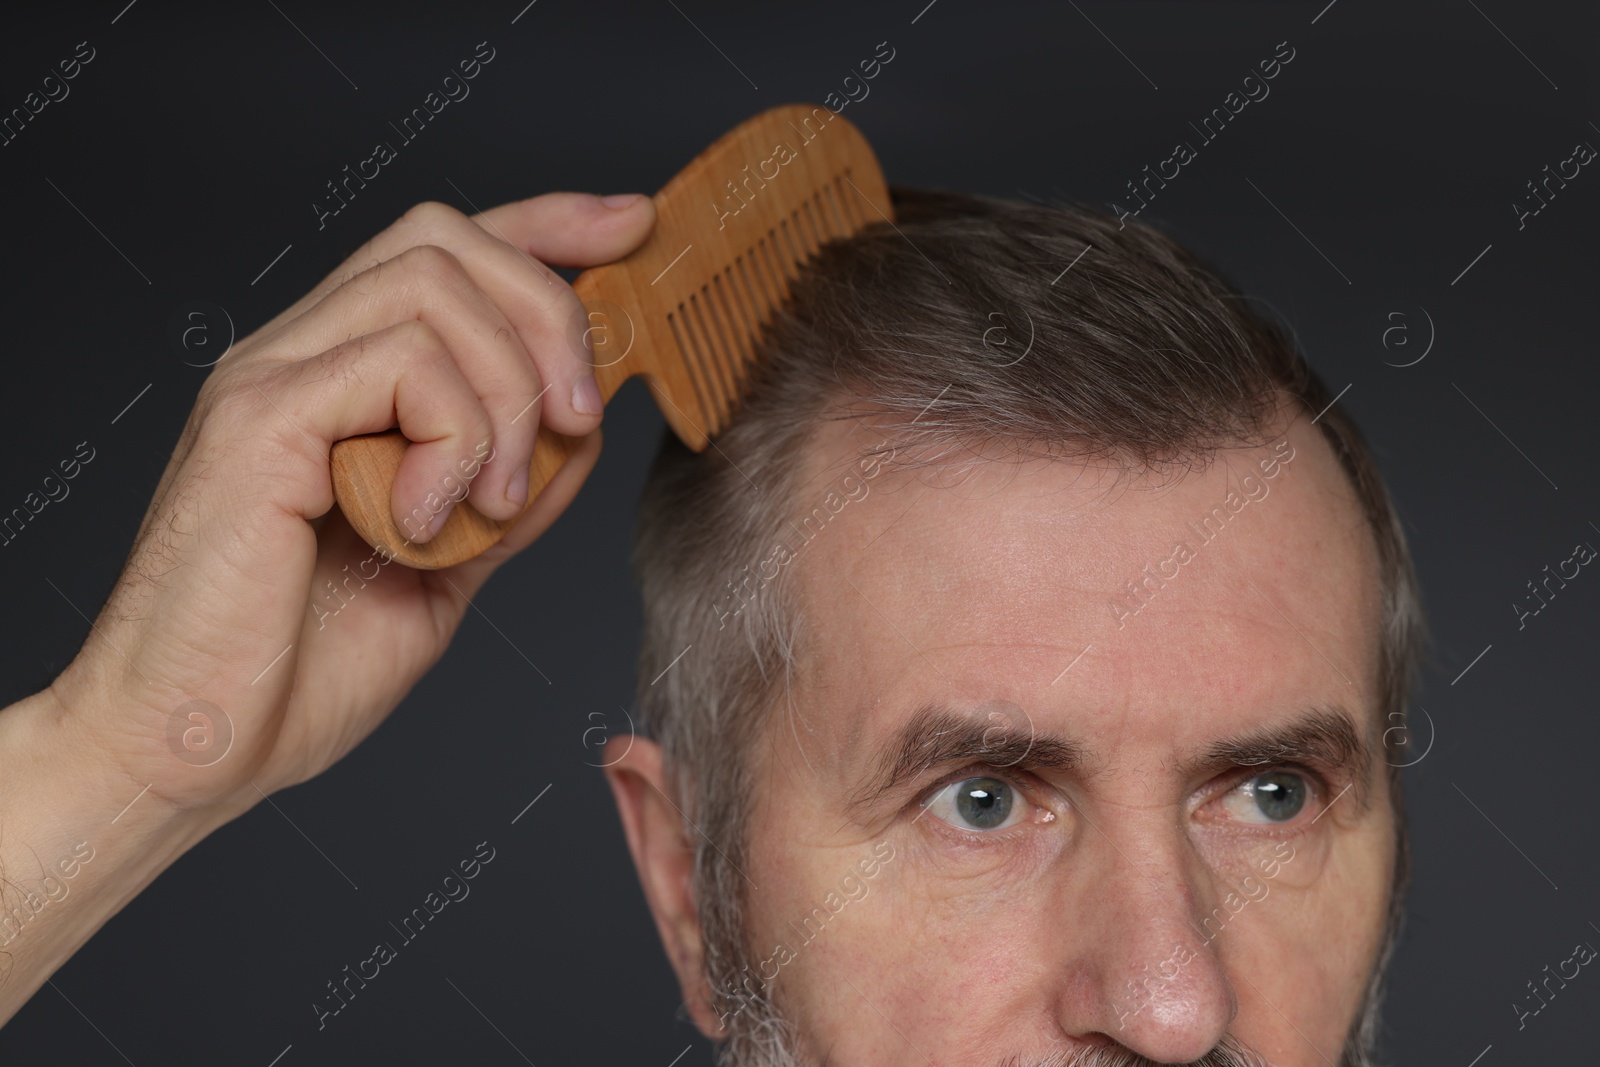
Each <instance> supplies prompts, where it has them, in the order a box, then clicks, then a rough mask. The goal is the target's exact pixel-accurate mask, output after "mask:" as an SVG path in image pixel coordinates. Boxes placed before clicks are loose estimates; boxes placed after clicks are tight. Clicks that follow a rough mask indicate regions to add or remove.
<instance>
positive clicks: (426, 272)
mask: <svg viewBox="0 0 1600 1067" xmlns="http://www.w3.org/2000/svg"><path fill="white" fill-rule="evenodd" d="M395 260H396V262H397V263H398V264H399V265H400V266H401V267H403V268H404V269H405V270H407V271H409V272H411V273H413V274H416V275H419V276H421V277H424V278H440V279H444V280H446V281H449V282H451V283H457V282H459V280H460V279H462V278H464V277H465V276H466V268H464V267H462V265H461V261H460V260H459V259H457V258H456V257H455V255H454V254H453V253H452V252H451V251H450V250H449V249H447V248H442V247H440V246H439V245H427V244H423V245H412V246H411V247H410V248H408V249H406V250H405V251H404V252H401V253H400V254H399V255H398V256H396V257H395Z"/></svg>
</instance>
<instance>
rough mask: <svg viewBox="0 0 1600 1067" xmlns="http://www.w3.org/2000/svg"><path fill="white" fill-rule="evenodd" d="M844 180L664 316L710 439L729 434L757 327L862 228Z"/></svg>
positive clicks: (821, 192) (826, 188)
mask: <svg viewBox="0 0 1600 1067" xmlns="http://www.w3.org/2000/svg"><path fill="white" fill-rule="evenodd" d="M849 178H850V168H848V167H846V168H845V169H844V171H843V172H842V173H841V174H838V175H835V176H834V178H833V180H832V181H830V182H828V183H827V184H825V185H823V186H822V187H820V188H819V189H818V190H817V191H816V192H815V193H813V194H812V195H811V196H810V197H809V198H808V199H806V200H803V201H801V203H800V204H799V206H797V207H796V208H795V209H794V210H793V211H791V212H790V213H789V214H788V215H786V216H784V217H783V218H781V219H779V220H778V224H777V225H776V226H773V227H771V228H769V229H768V230H767V232H766V233H765V234H763V235H762V236H761V237H760V238H758V239H757V240H756V242H755V244H753V245H751V246H750V247H749V248H746V249H745V250H744V251H743V252H740V253H739V254H738V255H736V256H734V257H733V261H732V262H731V263H729V264H728V265H727V266H725V267H723V268H722V269H721V270H720V271H718V272H717V273H716V274H715V275H713V276H712V278H711V280H710V281H709V282H707V283H706V284H704V285H702V286H701V287H700V288H699V289H698V290H696V291H694V292H691V293H690V294H689V297H688V299H687V300H683V301H680V302H679V303H678V306H677V307H676V308H674V309H673V310H672V311H669V312H668V313H667V323H668V325H670V326H671V328H672V336H673V340H675V341H676V342H677V343H678V348H679V350H680V351H682V352H683V354H684V365H685V366H686V367H687V368H688V370H689V380H690V383H691V384H692V385H693V386H694V396H695V401H696V402H697V403H698V405H699V408H700V412H701V414H702V415H703V416H704V427H703V428H704V430H705V432H706V433H707V434H709V435H713V436H714V435H716V434H718V433H720V432H721V431H722V430H723V429H725V428H726V427H727V424H728V421H729V418H730V417H731V415H732V413H733V408H734V406H735V405H736V404H737V403H738V401H739V397H740V394H741V393H742V392H743V389H744V383H745V379H746V376H747V373H748V370H749V367H750V363H751V361H752V360H753V359H754V357H755V342H756V339H757V337H758V336H759V335H760V331H761V327H762V325H763V324H765V323H766V322H767V321H768V320H769V319H770V318H771V317H772V314H773V313H774V312H775V311H776V310H777V308H778V306H779V305H780V304H781V303H782V298H783V297H785V296H786V295H787V294H788V290H789V285H790V283H792V282H793V281H794V280H795V279H796V278H798V277H799V276H800V271H801V269H802V268H803V267H804V265H805V264H806V263H807V262H809V261H810V260H811V259H812V258H813V257H815V256H816V254H817V253H818V252H819V251H821V249H822V246H823V245H825V244H827V243H828V242H829V241H832V240H834V239H836V238H839V237H847V236H850V235H851V234H854V233H855V232H856V231H858V230H860V229H861V227H862V226H863V225H865V224H866V215H865V212H862V211H861V210H860V209H859V205H857V204H856V203H855V201H856V200H857V199H859V198H858V197H856V196H855V195H854V190H853V189H848V188H847V186H846V181H847V180H848V179H849Z"/></svg>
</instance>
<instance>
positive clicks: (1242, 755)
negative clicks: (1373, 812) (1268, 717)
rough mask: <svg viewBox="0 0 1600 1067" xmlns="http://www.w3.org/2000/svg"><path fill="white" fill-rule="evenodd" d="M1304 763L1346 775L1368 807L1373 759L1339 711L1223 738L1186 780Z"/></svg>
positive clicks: (1193, 764)
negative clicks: (1206, 774) (1235, 770)
mask: <svg viewBox="0 0 1600 1067" xmlns="http://www.w3.org/2000/svg"><path fill="white" fill-rule="evenodd" d="M1284 763H1302V764H1309V765H1313V766H1322V767H1327V768H1330V769H1332V770H1335V771H1340V772H1343V773H1344V774H1346V775H1348V776H1349V778H1350V783H1351V785H1352V786H1354V792H1355V793H1356V801H1357V803H1358V804H1363V803H1364V802H1365V797H1366V791H1367V787H1368V785H1369V784H1370V781H1371V777H1372V753H1371V750H1370V749H1369V747H1368V745H1367V743H1366V741H1365V740H1364V739H1363V738H1362V736H1361V731H1360V730H1359V729H1357V727H1356V723H1355V720H1354V719H1353V718H1352V717H1351V716H1350V713H1349V712H1347V711H1345V710H1344V708H1342V707H1339V706H1338V705H1330V706H1328V707H1325V708H1314V709H1312V710H1311V711H1308V712H1305V713H1302V714H1301V715H1298V716H1296V717H1295V718H1293V719H1291V720H1289V721H1288V722H1283V723H1276V724H1273V725H1271V726H1264V727H1261V728H1260V729H1257V730H1251V731H1249V732H1248V733H1244V734H1240V735H1238V736H1237V737H1229V738H1224V739H1223V740H1221V741H1218V742H1216V743H1214V744H1213V745H1211V747H1209V748H1207V749H1206V750H1205V751H1204V752H1203V753H1201V754H1200V756H1199V757H1198V758H1196V759H1194V760H1191V761H1189V762H1187V763H1185V764H1184V765H1183V771H1184V774H1185V775H1186V776H1187V775H1192V774H1198V773H1200V772H1202V771H1215V770H1219V769H1222V768H1225V767H1260V766H1265V765H1267V764H1284Z"/></svg>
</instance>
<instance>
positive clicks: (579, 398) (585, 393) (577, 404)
mask: <svg viewBox="0 0 1600 1067" xmlns="http://www.w3.org/2000/svg"><path fill="white" fill-rule="evenodd" d="M604 407H605V405H604V404H602V403H601V402H600V386H599V385H597V384H595V380H594V375H592V374H586V375H584V376H583V377H582V378H580V379H578V384H577V385H574V386H573V387H572V410H573V411H576V412H577V413H578V414H580V415H598V414H600V412H601V411H602V410H603V409H604Z"/></svg>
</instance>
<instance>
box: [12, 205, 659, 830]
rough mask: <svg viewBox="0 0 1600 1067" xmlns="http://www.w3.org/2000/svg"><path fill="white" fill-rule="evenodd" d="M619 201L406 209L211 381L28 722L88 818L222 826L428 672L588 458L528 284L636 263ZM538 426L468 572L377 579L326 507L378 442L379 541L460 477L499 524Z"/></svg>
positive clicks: (584, 382) (593, 396)
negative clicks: (159, 811)
mask: <svg viewBox="0 0 1600 1067" xmlns="http://www.w3.org/2000/svg"><path fill="white" fill-rule="evenodd" d="M615 199H616V200H617V201H622V202H621V203H620V204H618V206H608V204H607V203H605V202H603V201H601V200H600V199H598V198H596V197H592V196H588V195H582V194H576V193H552V194H549V195H546V196H541V197H536V198H534V199H532V200H526V201H522V202H520V203H514V204H508V205H505V206H503V207H499V208H495V209H493V210H491V211H489V212H486V213H484V214H483V215H479V216H475V217H472V218H469V217H467V216H465V215H463V214H461V213H460V212H457V211H455V210H454V209H452V208H449V207H445V206H443V205H440V204H422V205H419V206H418V207H416V208H413V209H412V210H411V211H409V212H407V213H406V215H405V216H404V217H403V218H401V219H400V220H399V221H398V222H396V223H395V224H394V225H393V226H391V227H389V229H387V230H385V231H384V232H383V233H381V234H379V235H378V236H377V237H375V238H373V240H372V241H371V242H369V243H368V244H367V245H366V246H365V247H364V248H362V249H361V250H360V251H359V252H358V253H357V254H356V255H354V256H352V257H351V258H350V259H349V260H347V261H346V262H345V263H344V264H343V265H342V266H341V267H340V268H339V270H338V271H336V272H335V273H334V274H333V275H331V276H330V277H329V278H328V279H327V281H326V282H325V283H324V284H323V285H322V286H321V287H319V288H318V289H317V290H315V291H314V292H312V293H311V294H309V295H307V296H306V297H305V298H304V299H302V300H300V301H299V302H298V303H296V304H295V305H294V306H293V307H291V308H289V309H288V310H287V311H285V312H283V314H281V315H279V316H278V317H276V318H275V319H273V320H272V321H271V322H269V323H267V324H266V325H265V326H263V327H262V328H261V329H259V330H257V331H256V332H255V333H254V334H252V335H250V336H249V337H248V338H246V339H244V340H243V341H242V342H240V343H239V345H238V346H237V348H236V349H235V350H234V351H233V352H231V353H229V355H228V356H227V358H226V359H224V360H223V361H222V362H221V363H220V364H219V365H218V366H217V368H216V369H215V371H214V372H213V373H212V375H211V377H210V378H209V379H208V380H207V381H206V383H205V384H204V386H203V387H202V388H201V390H200V395H199V398H198V399H197V401H196V403H195V407H194V410H193V412H192V413H191V414H190V417H189V421H188V424H187V426H186V427H185V429H184V433H183V436H182V438H181V440H180V441H179V444H178V447H177V450H176V451H175V453H174V454H173V457H172V460H171V462H170V463H169V464H168V466H167V470H166V473H165V474H164V476H163V477H162V479H161V483H160V485H159V487H158V488H157V490H156V493H155V497H154V499H153V500H152V502H151V504H150V508H149V510H148V511H147V513H146V515H145V519H144V522H143V524H142V526H141V528H140V531H139V534H138V538H137V541H136V543H135V544H134V546H133V551H132V553H131V554H130V555H129V557H128V562H127V566H126V567H125V569H124V571H123V574H122V577H121V579H120V581H119V582H118V583H117V586H116V589H115V591H114V592H113V593H112V595H111V597H110V599H109V601H108V602H107V604H106V606H105V608H104V610H103V611H102V612H101V614H100V617H99V619H98V620H97V621H96V624H95V628H94V631H93V633H92V634H91V635H90V637H89V638H88V641H87V642H86V644H85V645H84V648H83V650H82V651H81V652H80V653H79V655H78V657H77V658H76V659H75V660H74V661H73V663H72V664H71V665H70V666H69V667H68V669H67V670H66V671H65V672H64V673H63V674H62V675H61V677H60V678H59V679H57V680H56V682H55V683H54V684H53V685H52V686H51V690H50V693H49V694H47V695H44V696H43V697H42V698H41V699H48V700H49V703H50V705H51V706H52V711H53V715H54V717H55V718H56V719H57V720H58V721H60V722H64V723H66V724H68V725H69V726H70V729H71V731H72V736H73V737H74V738H75V739H77V740H80V741H81V742H82V743H83V745H84V749H85V751H87V752H91V753H93V754H95V755H96V756H98V757H99V759H100V760H101V762H102V766H103V768H104V769H105V770H106V771H107V774H108V776H109V778H110V781H109V783H108V786H107V789H108V792H109V794H113V795H116V796H124V797H132V796H134V794H135V793H136V792H138V791H139V790H141V789H144V788H145V787H146V786H148V796H146V797H145V798H144V799H142V800H141V801H140V804H141V805H142V806H144V805H148V806H150V807H151V808H157V807H162V806H164V807H165V808H166V810H168V811H169V812H172V813H174V814H177V813H184V814H186V815H200V816H203V817H204V822H205V823H206V824H209V825H210V826H215V825H220V824H221V822H223V821H226V820H227V819H229V818H232V817H234V816H235V815H237V814H239V813H240V812H242V811H244V810H246V809H247V808H249V807H250V806H251V805H253V804H254V803H257V802H258V801H259V800H260V799H261V797H262V796H264V795H265V794H267V793H271V792H273V791H274V790H277V789H281V788H284V787H285V786H289V785H293V784H295V783H297V782H301V781H304V780H305V779H307V778H309V777H311V776H312V775H314V774H317V773H318V772H320V771H322V770H323V769H325V768H326V767H328V766H329V765H330V764H332V763H333V762H334V761H335V760H337V759H339V758H340V757H341V756H343V755H344V754H345V753H347V752H349V751H350V749H351V748H352V747H353V746H354V745H356V744H357V743H358V742H359V741H361V740H362V738H364V737H366V736H367V735H368V734H369V733H371V732H372V730H374V729H375V728H376V727H377V725H378V724H379V723H380V722H381V721H382V720H383V718H384V716H385V715H387V714H388V713H389V711H390V710H391V709H393V708H394V706H395V705H396V704H397V703H398V702H399V700H400V699H401V697H403V696H404V695H405V693H406V692H407V691H408V690H409V689H410V688H411V686H412V685H413V684H414V683H415V682H416V681H417V679H418V678H419V677H420V676H421V675H422V674H423V673H424V672H425V671H426V670H427V669H428V668H429V667H430V666H432V665H433V663H434V662H435V661H436V660H437V659H438V658H439V656H440V655H441V654H442V653H443V651H444V649H445V647H446V645H447V644H448V643H449V641H450V638H451V636H452V635H453V634H454V633H455V630H456V627H457V625H458V624H459V622H460V620H461V617H462V615H463V613H464V612H465V611H466V610H467V607H468V601H467V598H468V597H471V596H473V595H474V594H475V593H476V592H477V590H478V588H479V587H480V586H481V585H482V584H483V583H484V581H485V580H486V579H487V578H488V577H489V575H490V574H491V573H492V572H493V571H494V569H495V568H496V567H497V566H499V565H500V564H501V563H503V562H504V561H505V560H507V559H508V558H510V557H511V556H512V555H513V554H514V553H516V552H517V551H519V550H520V549H522V548H524V547H525V546H526V545H528V544H529V543H530V542H531V541H533V540H534V538H536V537H537V536H538V535H539V534H540V533H541V532H543V531H544V529H545V528H547V527H548V526H549V525H550V523H551V522H553V521H554V520H555V518H556V516H557V515H559V514H560V513H561V511H562V510H563V509H564V508H565V507H566V506H567V504H568V503H569V502H570V501H571V499H572V497H573V496H574V494H575V493H576V492H577V490H578V488H579V486H580V485H581V484H582V482H583V480H584V478H585V477H586V476H587V474H588V472H589V471H590V469H592V467H593V465H594V461H595V459H596V457H597V455H598V452H599V444H600V442H599V431H598V429H597V427H598V425H599V422H600V411H599V407H600V404H599V394H598V391H597V390H596V389H595V385H594V379H593V376H592V370H591V368H590V366H589V365H588V364H587V363H586V361H585V360H584V358H583V353H584V352H585V347H584V340H583V329H582V327H583V325H585V321H586V320H585V317H584V315H583V313H582V305H581V304H580V303H579V301H578V299H577V297H576V296H575V295H574V294H573V292H572V289H571V288H570V287H569V286H568V285H567V284H566V283H565V282H563V281H562V280H561V279H560V278H559V277H557V276H556V275H555V274H554V273H553V272H552V271H551V270H550V269H549V268H548V267H546V266H545V265H544V264H545V263H553V264H557V265H561V266H573V267H584V266H591V265H595V264H600V263H606V262H610V261H613V260H616V259H618V258H620V257H622V256H624V255H626V254H627V253H628V252H629V251H631V250H632V249H634V248H636V247H637V246H638V245H639V244H640V243H642V242H643V240H644V239H645V237H646V235H647V234H648V233H649V231H650V229H651V227H652V226H653V225H654V220H655V212H654V207H653V206H652V205H651V202H650V200H649V198H647V197H636V198H620V197H619V198H615ZM541 420H543V421H545V422H547V423H548V424H549V425H550V426H551V427H552V428H553V429H555V430H557V431H559V432H561V433H563V434H567V435H571V436H584V435H587V441H586V445H585V447H584V449H583V450H582V451H581V452H580V453H579V454H578V455H577V456H575V457H574V458H573V459H572V460H571V461H570V462H569V463H568V464H567V466H566V467H565V468H563V470H562V471H561V473H560V474H559V475H558V476H557V477H556V478H555V480H554V481H553V482H552V483H551V484H550V485H549V487H548V488H547V489H546V490H545V491H544V492H543V493H542V494H541V495H540V496H539V498H538V500H537V501H535V503H534V505H533V506H532V507H531V508H529V509H528V510H527V512H526V513H525V514H523V515H522V518H521V520H520V521H519V522H518V523H517V524H516V526H515V527H513V529H512V531H511V532H510V533H509V534H508V535H507V536H506V538H505V539H504V540H503V541H502V542H501V543H500V544H499V545H496V546H495V547H494V548H492V549H490V550H489V551H488V552H486V553H484V554H483V555H482V556H479V557H478V558H476V559H473V560H471V561H469V562H467V563H463V564H461V565H459V566H456V567H452V568H449V569H446V570H441V571H414V570H410V569H408V568H406V567H405V566H403V565H402V564H400V563H397V562H390V561H388V560H387V558H386V557H385V556H383V555H382V554H378V553H374V551H373V550H372V549H371V548H370V547H368V546H367V545H366V544H365V543H364V542H363V541H362V540H361V539H360V538H359V537H357V536H356V535H355V533H354V532H353V531H352V530H351V528H350V526H349V525H348V523H346V522H345V520H344V517H343V516H342V515H341V514H340V513H339V512H338V510H337V509H335V508H334V506H333V505H334V498H333V488H332V484H331V480H330V476H329V471H328V454H329V448H330V446H331V445H332V444H333V442H335V441H337V440H339V439H341V438H345V437H351V436H353V435H356V434H363V433H371V432H375V431H379V430H384V429H388V428H390V427H391V426H394V425H396V424H397V423H398V425H399V427H400V428H401V430H402V431H404V433H405V435H406V437H408V438H409V439H410V440H411V441H412V442H413V443H412V444H411V445H410V446H409V448H408V450H407V452H406V457H405V461H404V463H403V465H402V466H401V468H400V473H399V476H398V478H397V481H396V484H395V492H394V499H393V502H392V506H393V509H394V514H395V517H396V520H397V521H403V520H405V519H407V518H408V517H410V516H412V515H413V509H415V508H417V507H418V506H419V505H421V504H422V503H423V501H424V500H426V499H427V498H428V497H429V495H430V494H441V495H443V494H445V493H447V492H448V491H449V489H450V488H451V487H452V486H455V487H457V488H456V491H457V492H458V493H459V480H465V479H463V475H464V474H465V475H468V476H470V481H471V489H470V495H469V497H468V499H469V500H470V501H471V503H472V505H473V506H474V507H475V508H477V509H478V510H479V511H481V512H482V513H483V514H485V515H487V516H489V517H491V518H496V519H509V518H513V517H515V516H516V515H517V514H518V512H519V511H521V509H522V507H523V504H524V502H525V501H526V498H527V492H528V482H527V474H528V464H529V458H530V455H531V452H532V448H533V442H534V434H535V431H536V430H537V428H538V425H539V423H540V421H541ZM485 460H486V461H485ZM474 472H475V474H474ZM435 499H437V497H436V498H435ZM447 514H448V508H447V509H445V510H444V511H440V512H438V513H437V516H436V519H437V521H439V522H442V520H443V519H444V517H445V516H446V515H447ZM410 528H412V529H416V528H417V525H416V522H415V520H414V519H413V520H412V525H411V527H410ZM433 529H437V525H435V526H434V527H433ZM431 532H432V531H431V530H428V531H420V532H419V533H418V535H417V537H416V540H419V541H421V540H425V539H426V538H427V537H428V536H430V535H431ZM213 709H215V710H213ZM229 734H231V737H229V736H228V735H229ZM223 746H226V750H225V751H226V754H225V755H224V754H223V751H224V748H223ZM11 755H13V756H14V754H11ZM218 757H220V758H218ZM10 832H16V828H14V827H13V828H11V831H10Z"/></svg>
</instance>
